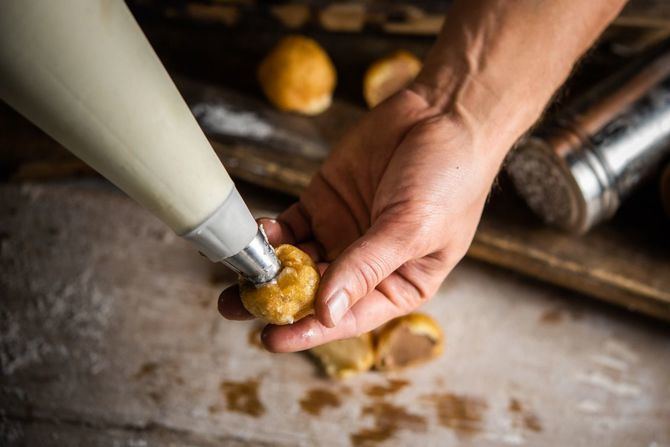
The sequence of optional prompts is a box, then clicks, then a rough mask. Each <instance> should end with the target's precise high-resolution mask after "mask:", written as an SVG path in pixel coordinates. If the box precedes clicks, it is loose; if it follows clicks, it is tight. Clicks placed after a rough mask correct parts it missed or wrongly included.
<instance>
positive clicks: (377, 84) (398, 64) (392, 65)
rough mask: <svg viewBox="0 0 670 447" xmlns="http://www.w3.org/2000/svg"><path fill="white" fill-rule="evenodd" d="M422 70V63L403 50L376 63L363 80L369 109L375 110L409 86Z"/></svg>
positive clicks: (364, 94)
mask: <svg viewBox="0 0 670 447" xmlns="http://www.w3.org/2000/svg"><path fill="white" fill-rule="evenodd" d="M420 70H421V61H420V60H419V59H417V58H416V56H414V55H413V54H412V53H409V52H407V51H403V50H400V51H396V52H395V53H393V54H391V55H389V56H386V57H384V58H382V59H379V60H378V61H376V62H374V63H373V64H372V65H370V67H369V68H368V70H367V71H366V72H365V78H364V79H363V96H364V97H365V102H366V103H367V104H368V107H370V108H373V107H374V106H376V105H377V104H379V103H380V102H382V101H384V100H385V99H386V98H388V97H389V96H391V95H393V94H394V93H396V92H397V91H399V90H400V89H401V88H403V87H405V86H407V84H409V83H410V82H412V80H413V79H414V78H415V77H416V75H417V74H419V71H420Z"/></svg>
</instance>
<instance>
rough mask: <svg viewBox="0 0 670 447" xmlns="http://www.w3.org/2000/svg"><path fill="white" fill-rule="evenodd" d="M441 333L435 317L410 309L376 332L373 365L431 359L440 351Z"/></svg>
mask: <svg viewBox="0 0 670 447" xmlns="http://www.w3.org/2000/svg"><path fill="white" fill-rule="evenodd" d="M443 347H444V335H443V334H442V329H440V326H439V325H438V324H437V322H436V321H435V320H433V319H432V318H431V317H429V316H428V315H425V314H420V313H413V314H409V315H405V316H404V317H399V318H396V319H395V320H391V321H390V322H389V323H387V324H386V325H385V326H383V327H382V328H381V329H380V330H379V333H378V334H377V350H376V354H375V367H376V368H377V369H379V370H382V371H388V370H394V369H401V368H405V367H408V366H413V365H416V364H419V363H423V362H426V361H428V360H431V359H433V358H435V357H437V356H438V355H440V354H441V353H442V349H443Z"/></svg>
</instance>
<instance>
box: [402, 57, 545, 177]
mask: <svg viewBox="0 0 670 447" xmlns="http://www.w3.org/2000/svg"><path fill="white" fill-rule="evenodd" d="M409 89H410V90H412V91H413V92H414V93H416V94H417V95H419V96H420V97H421V98H423V100H424V101H426V103H427V104H428V106H429V107H430V108H432V109H435V110H439V113H440V114H441V115H444V116H445V117H447V118H448V119H449V120H451V121H454V122H457V123H458V126H459V127H460V128H461V129H462V131H464V132H467V133H468V134H470V135H471V137H472V139H473V144H474V145H475V146H476V147H478V148H480V150H481V151H482V152H483V153H482V154H481V155H482V156H483V157H485V159H488V160H491V161H492V163H493V164H494V165H495V167H496V169H497V167H498V166H499V165H500V163H501V162H502V160H503V159H504V157H505V155H506V154H507V152H508V151H509V149H510V148H511V147H512V146H513V145H514V143H515V142H516V141H517V140H518V139H519V137H520V136H521V135H522V134H523V133H524V132H526V131H527V129H528V128H530V126H532V125H533V123H534V122H535V121H536V120H537V118H538V117H539V116H540V114H541V113H542V110H543V108H544V102H542V103H538V102H535V101H531V100H529V98H522V97H520V96H519V95H516V94H514V92H513V91H512V90H511V89H502V91H500V92H499V91H498V89H496V88H494V87H492V86H490V84H488V83H487V82H486V81H484V80H481V79H480V78H478V77H477V76H476V75H474V74H469V73H463V72H461V73H458V72H457V70H454V69H453V67H445V69H443V70H442V71H441V72H440V73H437V74H436V75H432V74H429V73H425V72H424V73H423V76H421V75H420V76H419V77H417V79H416V81H415V82H413V83H412V84H411V85H410V86H409Z"/></svg>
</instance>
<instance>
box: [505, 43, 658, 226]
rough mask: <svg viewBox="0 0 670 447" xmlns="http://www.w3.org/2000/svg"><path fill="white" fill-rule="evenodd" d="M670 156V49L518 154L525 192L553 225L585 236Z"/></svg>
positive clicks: (560, 117) (564, 115) (571, 110)
mask: <svg viewBox="0 0 670 447" xmlns="http://www.w3.org/2000/svg"><path fill="white" fill-rule="evenodd" d="M668 153H670V45H665V46H664V48H663V49H662V50H660V51H659V50H657V51H656V52H655V54H654V55H651V56H647V57H645V58H644V59H642V60H639V61H637V62H636V63H634V64H632V65H630V66H627V67H625V68H624V69H623V70H622V71H621V72H618V73H615V74H614V75H613V76H611V77H609V78H607V79H606V80H605V81H604V82H602V83H601V84H599V85H597V86H596V87H595V88H593V89H591V90H590V91H589V92H588V93H586V94H585V95H583V96H582V97H580V98H578V99H577V100H576V101H574V102H572V103H571V104H569V105H568V106H567V107H566V108H565V109H564V110H562V111H561V112H559V113H558V114H557V115H556V116H555V117H553V118H552V119H550V120H549V121H548V122H546V123H544V124H542V125H541V126H540V128H539V129H538V130H537V131H535V132H534V133H533V134H532V135H530V136H529V137H527V138H526V139H525V140H524V141H522V142H521V143H520V144H519V146H518V147H517V148H516V149H515V150H514V151H513V152H512V153H511V154H510V156H509V159H508V163H507V166H506V170H507V172H508V173H509V174H510V177H511V178H512V182H513V183H514V185H515V187H516V189H517V191H518V192H519V193H520V195H521V196H522V197H523V198H524V199H525V201H526V202H527V203H528V205H529V206H530V208H531V209H532V210H533V211H534V212H535V213H536V214H538V215H539V216H540V217H541V218H542V219H543V220H544V221H545V222H546V223H548V224H550V225H553V226H556V227H559V228H563V229H565V230H568V231H571V232H574V233H585V232H586V231H588V230H589V229H590V228H591V227H593V226H594V225H595V224H597V223H598V222H601V221H603V220H606V219H609V218H610V217H612V215H614V213H615V212H616V210H617V209H618V208H619V205H620V204H621V201H622V200H623V199H624V198H625V197H626V196H627V195H628V194H629V193H630V192H631V191H632V190H633V189H634V188H635V187H636V186H637V185H639V184H640V183H641V182H642V181H643V180H645V179H646V178H647V177H649V176H650V175H652V174H653V172H654V171H655V170H656V168H657V167H658V165H659V163H660V162H661V161H662V159H663V158H664V157H665V156H666V155H667V154H668Z"/></svg>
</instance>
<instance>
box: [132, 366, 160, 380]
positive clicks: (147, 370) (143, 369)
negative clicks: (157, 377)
mask: <svg viewBox="0 0 670 447" xmlns="http://www.w3.org/2000/svg"><path fill="white" fill-rule="evenodd" d="M158 366H159V365H158V363H156V362H146V363H144V364H142V366H140V369H138V370H137V372H136V373H135V374H133V379H135V380H140V379H143V378H144V377H146V376H148V375H151V374H153V373H155V372H156V370H157V369H158Z"/></svg>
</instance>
